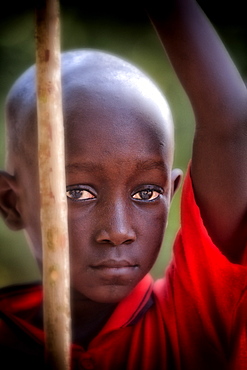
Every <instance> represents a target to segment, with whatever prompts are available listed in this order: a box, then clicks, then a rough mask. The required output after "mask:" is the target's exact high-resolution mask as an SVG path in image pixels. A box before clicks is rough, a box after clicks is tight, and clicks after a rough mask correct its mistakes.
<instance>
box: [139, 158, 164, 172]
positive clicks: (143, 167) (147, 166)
mask: <svg viewBox="0 0 247 370" xmlns="http://www.w3.org/2000/svg"><path fill="white" fill-rule="evenodd" d="M136 169H137V170H139V171H149V170H155V169H159V170H162V171H167V166H166V164H165V163H164V162H163V161H153V160H146V161H140V162H138V163H137V165H136Z"/></svg>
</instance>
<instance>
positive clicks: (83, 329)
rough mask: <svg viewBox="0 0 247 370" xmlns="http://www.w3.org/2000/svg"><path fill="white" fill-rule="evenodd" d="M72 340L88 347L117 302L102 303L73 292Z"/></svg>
mask: <svg viewBox="0 0 247 370" xmlns="http://www.w3.org/2000/svg"><path fill="white" fill-rule="evenodd" d="M71 298H72V304H71V317H72V342H73V343H76V344H79V345H82V346H84V347H85V348H87V347H88V345H89V343H90V342H91V340H92V339H93V338H94V337H95V336H96V335H97V334H98V333H99V332H100V330H101V329H102V328H103V326H104V325H105V324H106V322H107V321H108V319H109V318H110V316H111V314H112V313H113V311H114V309H115V307H116V305H117V304H116V303H100V302H94V301H91V300H89V299H85V298H82V297H80V296H79V295H78V294H77V293H74V292H73V293H72V297H71Z"/></svg>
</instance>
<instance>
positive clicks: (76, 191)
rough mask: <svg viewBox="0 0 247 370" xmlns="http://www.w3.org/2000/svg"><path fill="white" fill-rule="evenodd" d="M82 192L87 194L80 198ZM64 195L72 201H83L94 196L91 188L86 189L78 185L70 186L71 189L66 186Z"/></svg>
mask: <svg viewBox="0 0 247 370" xmlns="http://www.w3.org/2000/svg"><path fill="white" fill-rule="evenodd" d="M83 193H84V195H85V193H88V194H89V196H88V197H86V198H84V199H80V197H81V196H82V195H83ZM66 195H67V198H69V199H71V200H72V201H74V202H84V201H87V200H90V199H95V198H96V195H95V194H94V193H93V192H92V191H91V190H89V189H86V188H80V187H79V186H77V187H74V188H71V189H70V188H68V189H67V191H66Z"/></svg>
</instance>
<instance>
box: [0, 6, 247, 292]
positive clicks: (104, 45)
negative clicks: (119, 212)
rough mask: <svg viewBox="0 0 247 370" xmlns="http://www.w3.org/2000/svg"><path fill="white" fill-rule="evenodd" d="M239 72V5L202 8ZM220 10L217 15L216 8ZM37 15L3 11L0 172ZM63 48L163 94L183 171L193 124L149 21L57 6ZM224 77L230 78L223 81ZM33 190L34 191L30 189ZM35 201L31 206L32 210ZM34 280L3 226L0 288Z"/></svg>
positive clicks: (27, 257)
mask: <svg viewBox="0 0 247 370" xmlns="http://www.w3.org/2000/svg"><path fill="white" fill-rule="evenodd" d="M200 3H201V5H202V7H203V9H204V10H205V11H206V13H207V14H208V16H209V17H210V19H211V20H212V22H213V23H214V25H215V27H216V28H217V30H218V32H219V34H220V35H221V37H222V39H223V41H224V42H225V44H226V46H227V49H228V50H229V52H230V53H231V55H232V57H233V59H234V61H235V63H236V64H237V66H238V68H239V70H240V73H241V74H242V76H243V77H244V78H245V76H246V73H247V27H246V26H245V19H244V18H243V14H245V12H244V8H243V4H242V3H243V2H240V1H239V2H238V1H236V2H235V3H234V9H233V8H232V3H231V6H230V3H229V4H228V5H227V4H224V2H223V1H218V2H217V0H216V2H213V1H200ZM216 3H217V4H218V5H217V9H219V10H217V11H216V8H215V4H216ZM34 34H35V32H34V12H33V5H32V2H28V1H27V2H20V3H19V4H15V5H13V4H12V3H10V4H6V9H5V11H3V12H2V14H1V19H0V120H1V124H0V138H1V141H0V168H4V150H5V148H4V100H5V97H6V94H7V92H8V90H9V88H10V86H11V85H12V83H13V82H14V81H15V79H16V78H17V77H18V76H19V75H20V74H21V73H22V72H23V71H24V70H25V69H26V68H27V67H28V66H29V65H31V64H33V63H34V62H35V40H34ZM61 48H62V50H68V49H73V48H97V49H101V50H105V51H109V52H112V53H115V54H118V55H119V56H122V57H124V58H126V59H128V60H129V61H131V62H133V63H135V64H137V65H138V66H139V67H140V68H141V69H143V70H144V71H145V72H147V73H148V74H149V75H150V76H151V77H152V78H153V80H154V81H155V82H156V84H157V85H158V86H159V87H160V88H161V89H162V90H163V92H164V94H165V95H166V96H167V99H168V101H169V103H170V106H171V109H172V112H173V116H174V122H175V127H176V130H175V138H176V151H175V163H174V166H175V167H179V168H181V169H182V170H183V171H184V172H186V168H187V164H188V161H189V159H190V156H191V145H192V137H193V130H194V118H193V114H192V111H191V108H190V104H189V102H188V99H187V97H186V95H185V93H184V91H183V89H182V88H181V86H180V84H179V82H178V80H177V78H176V76H175V74H174V72H173V70H172V68H171V66H170V64H169V62H168V60H167V58H166V55H165V53H164V51H163V49H162V47H161V45H160V43H159V40H158V39H157V36H156V34H155V32H154V30H153V29H152V27H151V25H150V22H149V20H148V17H147V16H146V14H145V12H144V11H143V10H140V9H138V7H137V6H136V7H133V4H132V5H131V6H128V4H127V3H124V4H122V5H121V6H119V5H118V7H116V8H114V7H112V6H106V5H105V4H104V6H103V5H102V6H101V8H100V7H98V6H97V8H96V6H95V4H92V5H90V4H87V6H85V5H82V2H79V1H76V0H70V1H66V0H64V1H61ZM226 78H227V76H226ZM30 191H32V189H30ZM179 202H180V191H179V192H178V193H177V194H176V196H175V198H174V200H173V203H172V207H171V212H170V216H169V224H168V228H167V231H166V235H165V238H164V242H163V246H162V249H161V252H160V256H159V259H158V261H157V263H156V264H155V266H154V268H153V270H152V274H153V276H154V277H155V278H157V277H160V276H162V274H163V271H164V269H165V267H166V265H167V263H168V262H169V260H170V257H171V253H172V251H171V246H172V243H173V239H174V236H175V233H176V231H177V230H178V227H179ZM35 203H36V202H35V199H34V207H35ZM38 278H39V271H38V269H37V266H36V263H35V262H34V260H33V257H32V255H31V253H30V251H29V249H28V247H27V244H26V241H25V238H24V235H23V233H22V232H11V231H9V230H8V229H7V228H6V227H5V225H4V223H3V221H2V219H0V287H1V286H5V285H9V284H14V283H22V282H27V281H31V280H36V279H38Z"/></svg>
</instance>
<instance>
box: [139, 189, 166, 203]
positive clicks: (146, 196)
mask: <svg viewBox="0 0 247 370" xmlns="http://www.w3.org/2000/svg"><path fill="white" fill-rule="evenodd" d="M141 194H142V197H143V199H142V197H141ZM154 194H155V196H154ZM162 194H163V190H162V189H161V188H157V187H147V188H143V189H141V190H138V191H136V192H135V193H133V194H132V198H133V199H135V200H137V201H140V202H152V201H155V200H156V199H158V198H159V197H160V195H162ZM135 196H136V197H135Z"/></svg>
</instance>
